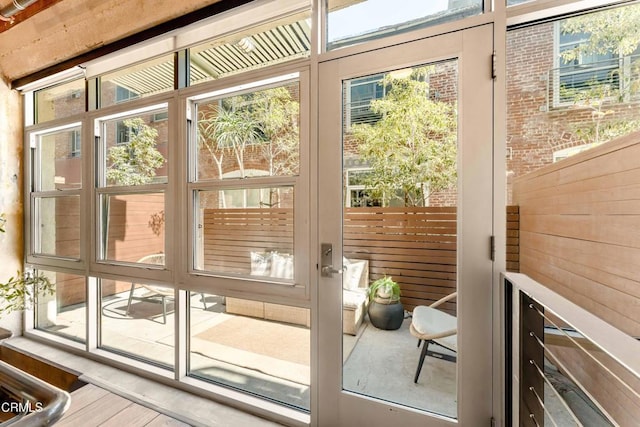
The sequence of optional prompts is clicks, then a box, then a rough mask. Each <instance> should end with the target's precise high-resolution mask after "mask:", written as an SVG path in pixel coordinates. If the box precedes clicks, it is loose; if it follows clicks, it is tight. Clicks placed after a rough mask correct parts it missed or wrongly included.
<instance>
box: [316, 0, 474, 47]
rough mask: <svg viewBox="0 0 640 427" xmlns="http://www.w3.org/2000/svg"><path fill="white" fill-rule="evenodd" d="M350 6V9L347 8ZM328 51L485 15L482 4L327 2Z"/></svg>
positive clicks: (455, 0) (465, 0)
mask: <svg viewBox="0 0 640 427" xmlns="http://www.w3.org/2000/svg"><path fill="white" fill-rule="evenodd" d="M345 4H346V6H345ZM327 10H328V14H327V50H332V49H336V48H339V47H343V46H349V45H352V44H355V43H361V42H363V41H365V40H371V39H375V38H380V37H385V36H389V35H393V34H398V33H402V32H406V31H409V30H414V29H416V28H421V27H427V26H431V25H437V24H441V23H443V22H449V21H454V20H458V19H463V18H466V17H468V16H473V15H479V14H480V13H482V0H451V1H448V2H443V1H439V2H431V1H424V0H405V1H403V2H402V3H401V6H400V7H399V5H397V4H393V3H390V2H389V1H387V0H365V1H357V2H356V1H353V2H345V1H344V0H327Z"/></svg>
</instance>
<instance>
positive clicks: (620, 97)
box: [560, 5, 640, 144]
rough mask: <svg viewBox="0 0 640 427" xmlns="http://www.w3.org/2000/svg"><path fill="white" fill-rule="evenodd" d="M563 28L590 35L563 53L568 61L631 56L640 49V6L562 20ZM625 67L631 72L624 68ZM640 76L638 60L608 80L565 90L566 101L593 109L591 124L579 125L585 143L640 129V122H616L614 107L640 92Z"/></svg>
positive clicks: (610, 76)
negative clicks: (590, 57) (593, 57)
mask: <svg viewBox="0 0 640 427" xmlns="http://www.w3.org/2000/svg"><path fill="white" fill-rule="evenodd" d="M560 28H561V31H562V33H563V34H588V38H586V39H585V40H584V41H583V42H581V43H578V44H576V45H575V46H574V47H573V48H571V49H567V50H564V51H563V52H562V53H561V54H560V56H561V58H562V60H563V61H564V62H567V63H569V62H573V61H577V60H578V59H580V58H582V57H589V56H594V55H607V54H611V53H613V54H614V55H616V56H618V57H625V56H629V55H631V54H632V53H634V52H636V51H637V49H638V47H639V46H640V6H638V5H635V6H628V7H620V8H616V9H610V10H606V11H603V12H599V13H592V14H587V15H582V16H577V17H573V18H569V19H566V20H564V21H562V23H561V27H560ZM621 62H623V63H624V61H621ZM625 66H626V67H627V70H624V69H623V67H625ZM639 75H640V62H639V61H638V60H635V61H633V62H631V63H629V64H627V65H624V64H623V65H622V67H619V68H617V69H616V70H614V71H612V72H611V73H610V74H609V76H608V78H607V79H604V80H602V79H596V78H594V79H591V80H590V81H588V82H587V83H586V85H585V87H583V88H566V87H561V88H560V90H561V96H562V98H563V99H570V100H571V101H572V102H573V103H574V105H577V106H580V107H582V108H589V109H590V110H591V122H590V123H589V124H586V123H580V124H579V125H577V126H575V129H574V133H575V135H576V136H578V138H580V139H581V140H582V141H583V142H584V143H585V144H588V143H595V144H600V143H602V142H606V141H609V140H611V139H614V138H616V137H618V136H621V135H626V134H627V133H629V132H632V131H634V130H637V129H638V128H640V121H638V120H629V119H624V118H623V119H619V120H616V119H615V118H614V116H615V114H616V111H615V110H614V109H613V108H612V106H613V105H615V104H618V103H621V102H624V101H625V100H627V99H628V97H629V95H630V94H632V93H636V92H637V91H638V89H639V88H640V86H639V85H640V79H639V78H638V77H639Z"/></svg>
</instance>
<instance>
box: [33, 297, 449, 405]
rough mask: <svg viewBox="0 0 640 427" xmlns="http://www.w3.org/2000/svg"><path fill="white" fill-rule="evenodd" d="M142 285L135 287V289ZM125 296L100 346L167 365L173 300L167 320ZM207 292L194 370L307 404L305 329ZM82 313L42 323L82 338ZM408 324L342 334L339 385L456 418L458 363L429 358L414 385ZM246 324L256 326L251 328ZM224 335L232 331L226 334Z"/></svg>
mask: <svg viewBox="0 0 640 427" xmlns="http://www.w3.org/2000/svg"><path fill="white" fill-rule="evenodd" d="M141 292H142V291H141V290H136V295H139V294H140V293H141ZM128 296H129V292H128V291H127V292H121V293H119V294H116V295H112V296H109V297H105V298H103V301H102V307H101V314H102V317H101V330H102V334H101V346H102V347H103V348H105V349H110V350H113V351H116V352H119V353H127V354H131V355H134V356H135V357H136V358H142V359H147V360H149V361H151V362H153V363H155V364H158V365H161V366H164V367H166V368H167V369H172V368H173V358H174V327H175V324H174V321H175V316H174V312H173V302H168V305H167V306H168V311H167V318H166V324H165V323H163V315H162V305H161V304H160V303H158V302H153V301H149V300H146V299H134V300H133V302H132V304H131V308H130V311H129V314H128V315H126V314H125V313H126V309H127V299H128ZM204 297H205V300H206V306H207V308H206V310H205V309H204V305H203V301H202V298H203V295H202V294H199V293H193V294H192V296H191V298H190V307H191V309H190V315H189V317H190V328H191V334H190V339H189V341H190V360H189V368H190V373H191V375H192V376H195V377H198V378H201V379H204V380H207V381H214V382H216V383H219V384H223V385H226V386H229V387H232V388H235V389H240V390H243V391H246V392H249V393H252V394H257V395H259V396H263V397H267V398H269V399H273V400H276V401H279V402H283V403H285V404H287V405H289V406H293V407H297V408H301V409H303V410H309V407H310V396H309V391H310V387H309V383H310V366H309V359H310V355H309V353H310V350H309V349H310V342H309V341H310V338H309V336H310V335H309V330H308V328H306V327H303V326H298V325H292V324H287V323H278V322H273V321H268V320H262V319H256V318H250V317H245V316H238V315H234V314H228V313H226V312H225V305H224V299H223V298H222V297H219V296H214V295H204ZM85 319H86V317H85V307H84V305H79V306H70V307H67V308H65V309H63V310H61V311H60V312H59V313H58V314H57V316H56V317H55V321H54V324H52V325H50V326H49V327H47V328H44V329H45V330H48V331H50V332H52V333H55V334H58V335H62V336H65V337H68V338H72V339H79V340H83V339H84V333H85V332H84V330H85V326H84V325H85V322H86V320H85ZM41 324H42V322H41ZM409 324H410V319H405V321H404V322H403V325H402V327H401V328H400V329H399V330H396V331H383V330H379V329H376V328H375V327H373V326H372V325H371V324H369V322H368V321H367V319H366V318H365V322H364V324H363V326H362V327H361V328H360V330H359V332H358V335H357V336H351V335H344V340H343V348H344V360H345V364H344V369H343V388H344V390H347V391H350V392H354V393H358V394H362V395H366V396H370V397H374V398H377V399H381V400H385V401H389V402H395V403H399V404H401V405H406V406H409V407H412V408H416V409H420V410H425V411H429V412H435V413H437V414H440V415H444V416H448V417H455V416H456V411H457V409H456V394H457V393H456V364H455V363H454V362H449V361H446V360H442V359H437V358H434V357H427V358H426V359H425V364H424V366H423V369H422V373H421V375H420V379H419V381H418V384H414V383H413V376H414V373H415V369H416V366H417V363H418V358H419V354H420V349H419V348H417V347H416V344H417V341H416V339H415V338H413V337H412V336H411V334H410V333H409ZM234 327H235V328H237V329H236V330H234V329H233V328H234ZM225 328H226V329H225ZM229 328H231V329H229ZM250 330H256V331H259V332H256V333H255V334H254V335H251V332H248V331H250ZM218 331H219V332H220V334H217V332H218ZM229 332H231V334H229ZM234 333H235V334H236V335H237V339H235V340H234ZM225 334H226V335H231V338H229V337H227V338H223V337H224V335H225ZM247 334H248V335H247ZM433 350H437V347H435V346H434V348H433ZM444 351H445V350H444V349H443V352H444ZM294 353H296V354H294Z"/></svg>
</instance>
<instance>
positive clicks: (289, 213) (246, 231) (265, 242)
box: [202, 208, 294, 274]
mask: <svg viewBox="0 0 640 427" xmlns="http://www.w3.org/2000/svg"><path fill="white" fill-rule="evenodd" d="M202 226H203V242H204V254H203V257H204V269H205V270H210V271H215V272H219V273H237V274H250V273H251V252H258V253H260V252H280V253H284V254H293V229H294V228H293V209H291V208H269V209H251V208H249V209H205V211H204V215H203V224H202Z"/></svg>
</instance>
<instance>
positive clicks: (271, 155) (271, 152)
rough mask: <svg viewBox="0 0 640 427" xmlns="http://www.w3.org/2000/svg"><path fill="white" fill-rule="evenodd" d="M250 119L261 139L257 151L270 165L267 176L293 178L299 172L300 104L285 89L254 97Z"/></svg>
mask: <svg viewBox="0 0 640 427" xmlns="http://www.w3.org/2000/svg"><path fill="white" fill-rule="evenodd" d="M253 115H254V116H255V118H256V120H257V121H258V122H259V123H260V130H261V132H262V134H263V135H264V138H263V139H262V141H261V142H260V148H261V151H262V154H263V156H264V158H265V159H267V160H268V162H269V175H270V176H276V175H294V174H296V173H298V168H299V149H298V146H299V143H300V130H299V124H298V120H299V116H300V104H299V102H298V101H296V100H294V99H293V97H292V96H291V93H290V92H289V90H288V89H287V88H286V87H276V88H273V89H267V90H264V91H261V92H257V93H256V97H255V99H254V109H253Z"/></svg>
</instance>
